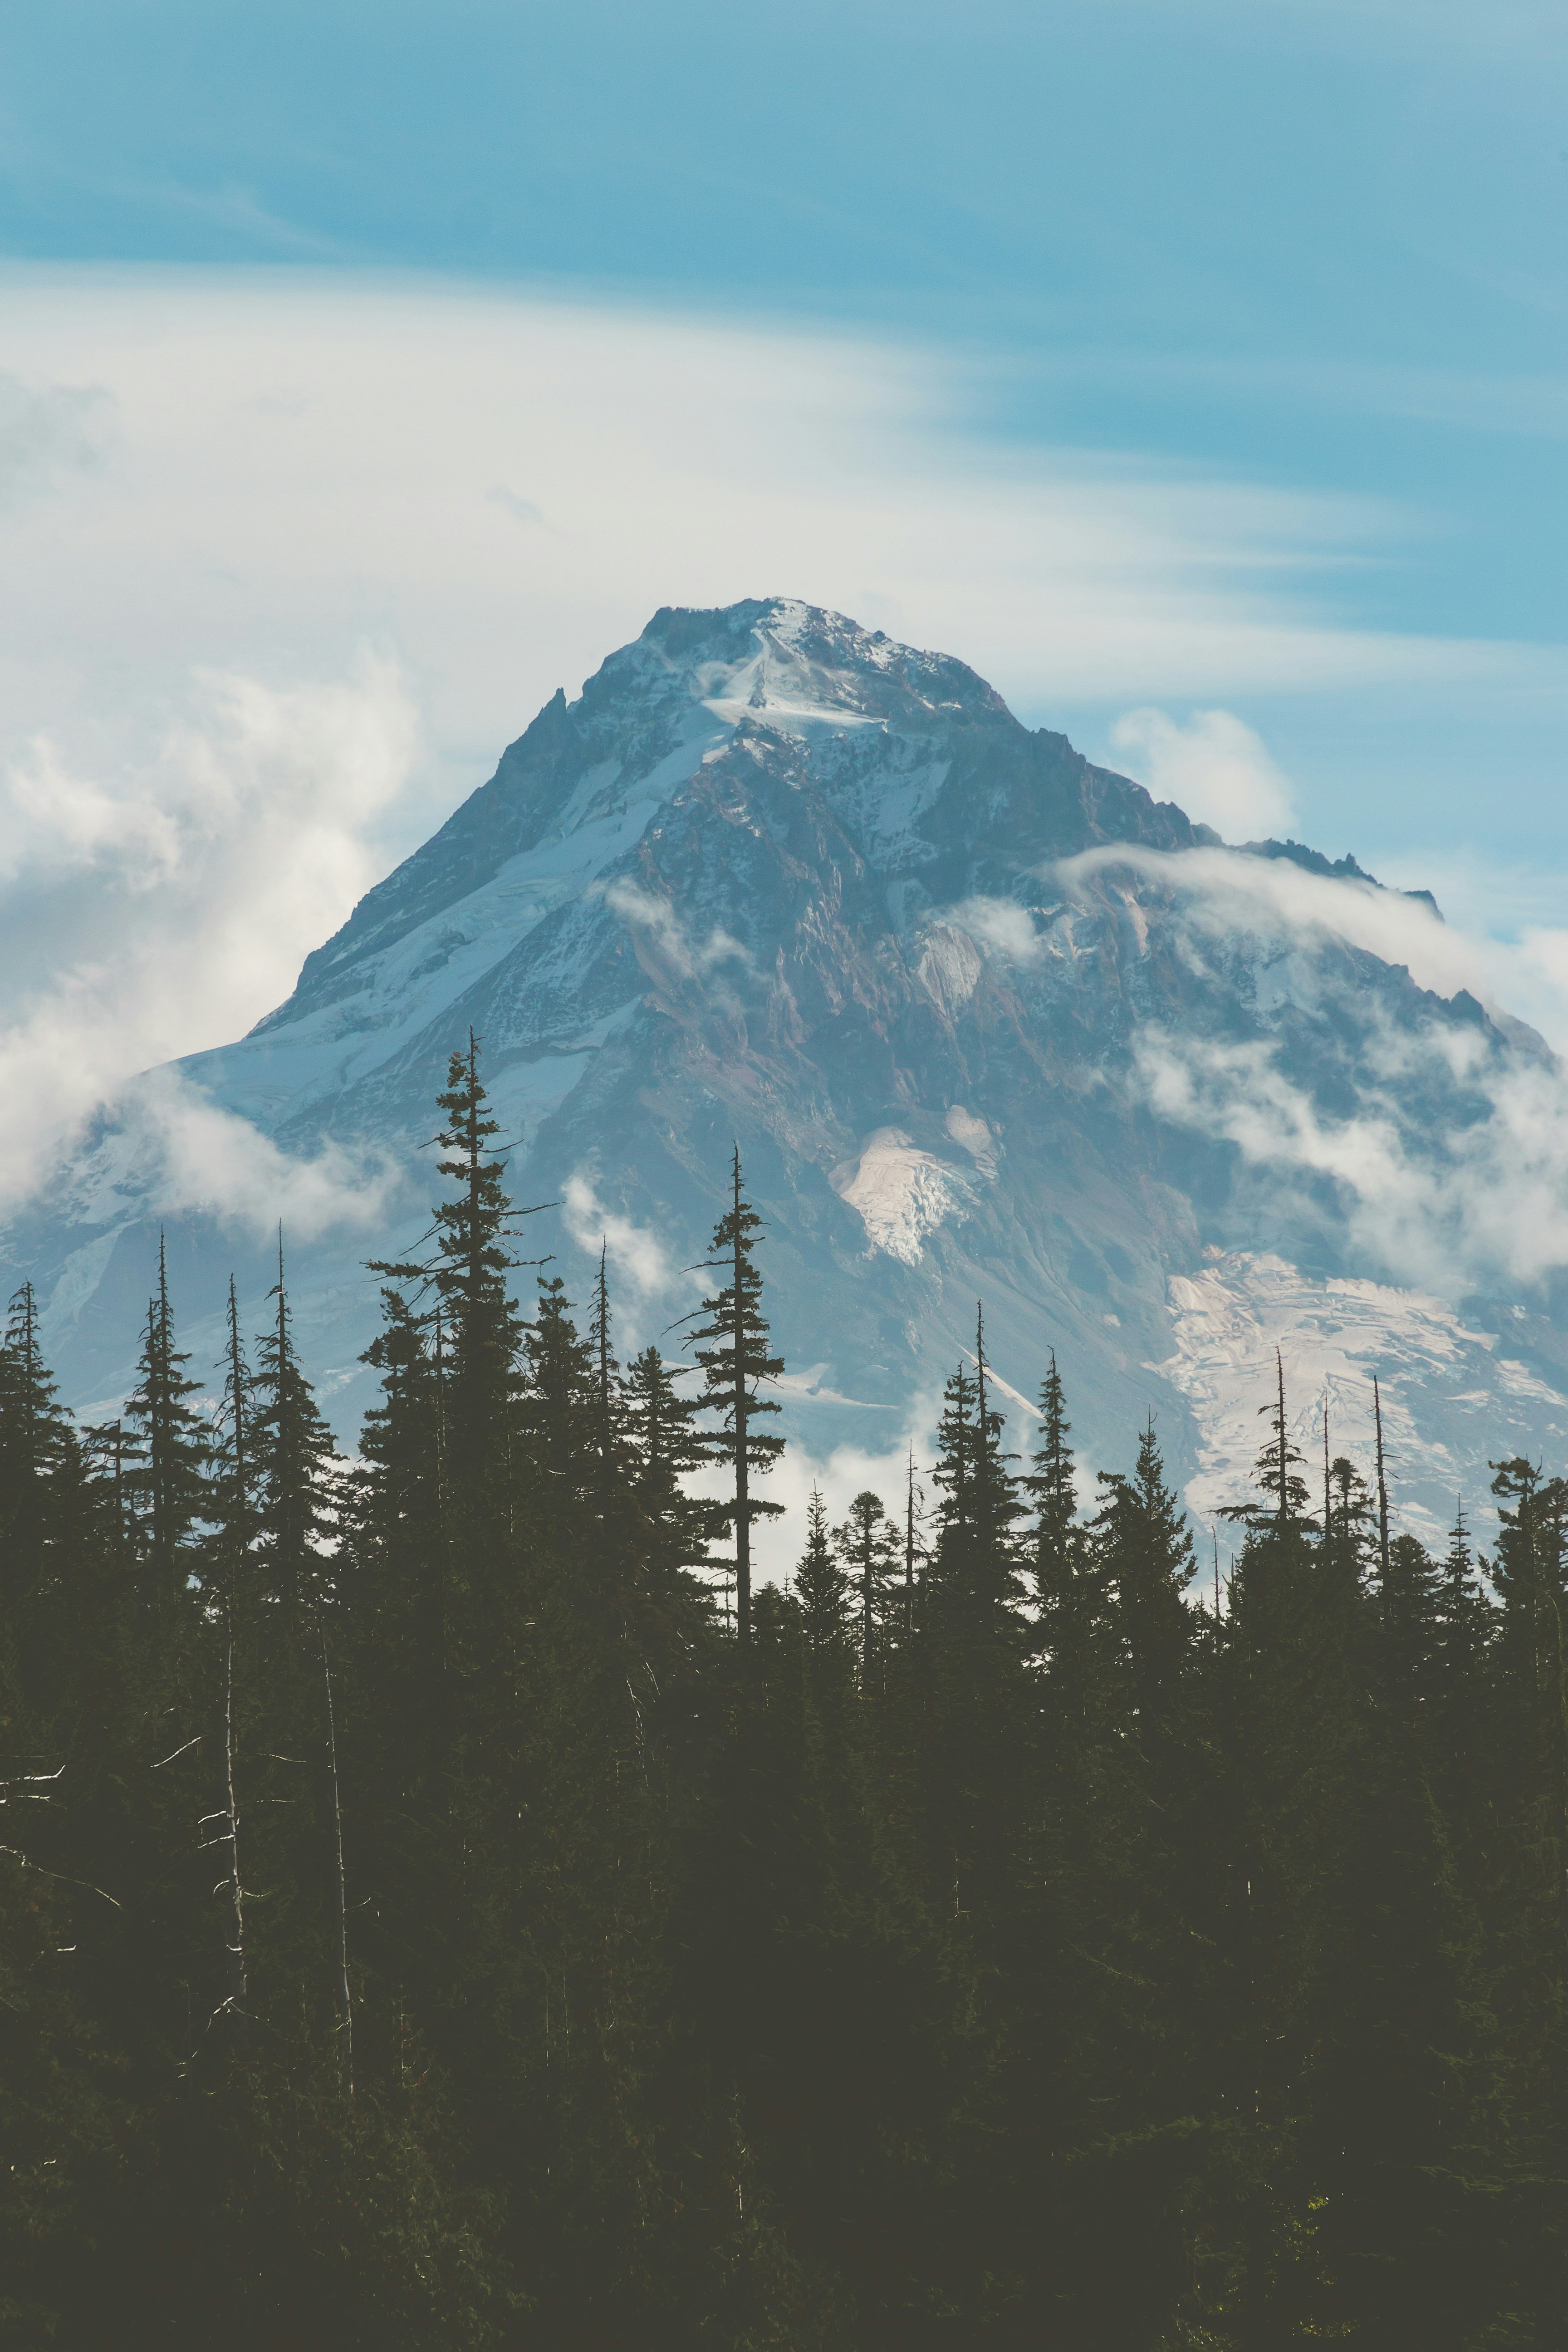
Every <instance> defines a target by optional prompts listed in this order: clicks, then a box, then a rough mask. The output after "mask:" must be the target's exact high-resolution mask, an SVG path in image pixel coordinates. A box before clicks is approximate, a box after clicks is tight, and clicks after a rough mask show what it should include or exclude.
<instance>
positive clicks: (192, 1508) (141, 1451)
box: [125, 1234, 208, 1609]
mask: <svg viewBox="0 0 1568 2352" xmlns="http://www.w3.org/2000/svg"><path fill="white" fill-rule="evenodd" d="M189 1361H190V1359H189V1357H188V1356H185V1355H183V1354H181V1352H180V1350H179V1349H177V1348H176V1347H175V1345H174V1312H173V1309H172V1308H171V1307H170V1304H169V1268H168V1253H167V1248H166V1245H165V1241H164V1236H163V1234H159V1236H158V1287H157V1289H156V1290H155V1291H154V1292H153V1297H152V1298H151V1299H150V1300H149V1302H148V1307H147V1328H146V1333H145V1336H144V1338H143V1339H142V1355H141V1360H140V1362H139V1365H138V1368H137V1369H138V1374H139V1380H138V1385H137V1387H136V1389H135V1390H134V1391H132V1395H131V1396H130V1397H129V1398H128V1399H127V1400H126V1405H125V1412H126V1418H127V1420H128V1421H129V1422H130V1423H131V1426H132V1446H133V1447H134V1453H135V1467H134V1469H133V1470H132V1473H131V1475H130V1476H129V1478H128V1479H127V1480H126V1485H127V1486H128V1488H129V1489H130V1491H131V1493H132V1496H133V1497H134V1504H135V1507H136V1509H137V1515H138V1518H139V1521H140V1527H141V1542H142V1549H143V1551H144V1553H145V1557H146V1559H147V1563H148V1567H149V1570H150V1572H151V1576H152V1587H153V1595H154V1598H155V1601H156V1603H157V1605H159V1606H162V1607H163V1608H165V1609H167V1608H169V1607H171V1606H172V1605H173V1599H174V1594H175V1592H176V1591H177V1590H178V1589H179V1588H180V1587H181V1586H183V1584H184V1580H185V1578H186V1576H187V1575H188V1573H189V1570H190V1565H191V1562H190V1556H189V1542H190V1537H191V1532H192V1529H193V1528H194V1527H195V1523H196V1521H197V1520H198V1519H199V1518H200V1517H201V1516H202V1514H203V1510H204V1507H205V1496H206V1486H205V1472H206V1464H207V1454H208V1446H207V1439H206V1433H205V1424H204V1423H203V1421H202V1418H201V1416H200V1414H199V1413H198V1412H197V1411H196V1409H195V1406H194V1405H193V1404H191V1403H190V1402H189V1399H190V1398H191V1397H192V1396H193V1395H194V1394H195V1391H196V1387H197V1383H196V1381H193V1380H187V1379H186V1377H185V1372H184V1367H185V1365H186V1364H187V1363H188V1362H189Z"/></svg>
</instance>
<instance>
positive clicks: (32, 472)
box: [0, 374, 113, 511]
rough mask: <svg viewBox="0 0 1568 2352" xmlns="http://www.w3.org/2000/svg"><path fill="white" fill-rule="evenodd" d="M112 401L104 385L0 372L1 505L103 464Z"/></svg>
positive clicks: (5, 505)
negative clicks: (26, 379)
mask: <svg viewBox="0 0 1568 2352" xmlns="http://www.w3.org/2000/svg"><path fill="white" fill-rule="evenodd" d="M112 425H113V403H112V401H111V400H110V397H109V395H108V394H107V393H105V392H104V391H103V390H102V388H101V387H100V386H98V385H91V384H88V385H82V384H60V383H54V384H45V385H34V384H27V383H22V382H20V381H19V380H18V378H17V377H16V376H14V375H3V374H0V511H4V510H5V509H6V508H9V507H14V506H16V505H17V504H19V503H20V501H21V500H22V499H25V498H27V497H29V496H36V495H37V494H38V493H39V492H42V491H47V490H48V489H50V488H54V487H56V486H57V485H58V483H59V482H60V481H61V480H62V479H64V478H68V477H69V476H71V475H73V474H82V473H90V472H92V471H93V470H94V469H95V468H96V467H99V466H100V465H101V464H102V462H103V458H104V456H105V452H106V447H107V444H108V441H109V438H110V433H111V430H112Z"/></svg>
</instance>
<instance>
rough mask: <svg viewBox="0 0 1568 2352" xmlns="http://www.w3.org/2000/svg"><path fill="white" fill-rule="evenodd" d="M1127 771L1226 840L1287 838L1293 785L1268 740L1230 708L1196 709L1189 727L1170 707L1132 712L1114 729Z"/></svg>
mask: <svg viewBox="0 0 1568 2352" xmlns="http://www.w3.org/2000/svg"><path fill="white" fill-rule="evenodd" d="M1110 740H1111V743H1112V745H1113V746H1114V748H1115V750H1116V751H1118V752H1119V753H1121V756H1122V757H1123V758H1124V759H1125V761H1127V770H1128V773H1129V774H1130V775H1131V776H1132V777H1134V778H1135V779H1136V781H1137V782H1139V783H1141V784H1146V785H1147V786H1148V788H1149V790H1150V792H1152V794H1153V795H1154V798H1155V799H1156V800H1157V801H1174V802H1175V803H1176V804H1177V806H1178V807H1179V808H1181V809H1184V811H1185V812H1186V814H1187V815H1188V816H1190V817H1191V818H1192V819H1193V820H1194V823H1195V824H1207V825H1212V826H1213V827H1214V830H1215V833H1218V834H1223V835H1224V836H1225V838H1226V841H1262V840H1267V839H1268V838H1269V837H1270V836H1278V835H1285V834H1287V833H1288V832H1289V827H1290V825H1291V824H1292V823H1293V822H1294V819H1295V814H1296V813H1295V810H1294V808H1293V807H1292V806H1291V802H1290V792H1289V785H1288V784H1287V783H1286V782H1285V779H1284V777H1283V776H1282V775H1281V774H1280V773H1279V769H1278V768H1277V767H1276V766H1275V764H1274V762H1273V761H1272V760H1271V759H1270V758H1269V756H1268V751H1266V750H1265V749H1264V745H1263V740H1262V738H1261V736H1259V735H1258V733H1257V732H1256V730H1254V729H1253V728H1250V727H1248V726H1247V724H1246V722H1245V721H1244V720H1243V719H1237V717H1236V716H1235V714H1234V712H1232V711H1229V710H1194V713H1193V715H1192V717H1191V718H1190V719H1188V721H1187V723H1186V725H1185V726H1184V727H1183V726H1180V725H1178V723H1177V722H1176V720H1175V719H1170V718H1167V717H1166V715H1165V713H1164V711H1163V710H1130V711H1128V712H1127V714H1126V715H1125V717H1124V718H1121V719H1118V720H1117V722H1116V724H1115V726H1114V727H1112V729H1111V730H1110Z"/></svg>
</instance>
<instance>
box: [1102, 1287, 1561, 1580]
mask: <svg viewBox="0 0 1568 2352" xmlns="http://www.w3.org/2000/svg"><path fill="white" fill-rule="evenodd" d="M1169 1298H1170V1306H1171V1310H1172V1325H1173V1332H1172V1335H1173V1339H1174V1341H1175V1353H1174V1354H1173V1355H1172V1356H1171V1357H1170V1358H1168V1359H1167V1360H1166V1361H1165V1362H1163V1363H1162V1364H1155V1365H1151V1366H1150V1367H1149V1370H1152V1371H1157V1372H1160V1373H1163V1376H1164V1377H1165V1378H1166V1379H1167V1380H1168V1381H1170V1382H1171V1383H1172V1385H1173V1387H1174V1388H1176V1389H1178V1390H1179V1391H1181V1393H1182V1394H1183V1395H1184V1397H1185V1398H1186V1400H1187V1402H1188V1403H1189V1404H1190V1405H1191V1407H1192V1409H1193V1413H1194V1418H1195V1420H1196V1422H1197V1424H1198V1429H1199V1433H1200V1438H1199V1449H1198V1456H1199V1458H1198V1469H1197V1471H1196V1473H1195V1474H1194V1476H1193V1477H1192V1478H1191V1479H1189V1481H1188V1483H1187V1488H1186V1501H1187V1507H1188V1508H1189V1509H1190V1510H1191V1511H1192V1512H1193V1514H1194V1517H1197V1518H1198V1519H1201V1520H1203V1521H1204V1522H1205V1524H1207V1523H1210V1522H1212V1521H1213V1520H1214V1519H1215V1517H1217V1515H1218V1514H1219V1512H1221V1511H1222V1510H1224V1509H1225V1508H1226V1507H1229V1506H1235V1505H1237V1504H1242V1503H1247V1502H1248V1501H1251V1500H1252V1499H1254V1497H1255V1496H1256V1493H1257V1485H1258V1482H1257V1476H1256V1473H1255V1467H1254V1465H1255V1464H1256V1462H1257V1459H1258V1454H1259V1452H1260V1450H1261V1448H1262V1445H1263V1443H1264V1439H1265V1435H1266V1430H1265V1425H1264V1423H1262V1422H1261V1421H1260V1420H1259V1417H1258V1416H1259V1408H1260V1406H1262V1407H1267V1406H1268V1403H1269V1402H1270V1400H1271V1398H1272V1396H1273V1393H1274V1384H1275V1379H1276V1373H1275V1365H1274V1351H1275V1349H1276V1348H1278V1349H1279V1354H1280V1360H1281V1361H1282V1363H1283V1366H1284V1371H1285V1391H1286V1410H1287V1417H1288V1420H1289V1427H1290V1435H1291V1440H1292V1443H1293V1444H1296V1445H1297V1446H1299V1447H1300V1451H1301V1453H1302V1454H1303V1455H1304V1456H1305V1460H1306V1475H1307V1480H1308V1486H1309V1492H1310V1493H1315V1492H1316V1490H1317V1487H1318V1486H1319V1485H1320V1484H1321V1477H1322V1466H1321V1465H1322V1458H1323V1411H1324V1406H1325V1402H1326V1404H1327V1408H1328V1414H1329V1443H1330V1446H1331V1451H1332V1452H1333V1453H1334V1454H1349V1455H1350V1456H1351V1458H1352V1460H1353V1461H1355V1462H1356V1463H1357V1464H1358V1465H1359V1466H1360V1467H1361V1468H1362V1470H1363V1473H1369V1472H1370V1467H1371V1463H1372V1459H1373V1387H1372V1384H1373V1376H1374V1374H1375V1376H1376V1377H1377V1379H1378V1381H1379V1382H1380V1385H1381V1389H1382V1397H1383V1420H1384V1440H1385V1445H1386V1451H1387V1457H1388V1464H1389V1482H1390V1487H1391V1491H1392V1493H1393V1496H1394V1502H1395V1506H1396V1509H1397V1513H1398V1516H1399V1517H1400V1519H1401V1521H1402V1523H1404V1524H1407V1525H1408V1526H1409V1527H1410V1528H1411V1529H1412V1531H1413V1532H1414V1533H1415V1534H1417V1535H1419V1536H1420V1537H1421V1538H1422V1540H1423V1541H1424V1542H1426V1543H1427V1544H1428V1545H1430V1544H1433V1543H1436V1542H1440V1541H1441V1538H1442V1537H1443V1534H1444V1531H1445V1528H1446V1526H1447V1521H1448V1520H1449V1519H1450V1518H1451V1517H1452V1513H1453V1502H1454V1497H1455V1496H1456V1495H1457V1494H1458V1492H1460V1491H1461V1490H1462V1491H1463V1493H1464V1496H1465V1501H1466V1507H1467V1509H1468V1511H1469V1512H1470V1513H1471V1515H1472V1517H1474V1518H1476V1519H1477V1520H1478V1521H1480V1520H1487V1519H1489V1517H1490V1513H1489V1511H1488V1510H1487V1509H1486V1508H1485V1498H1486V1497H1487V1496H1488V1494H1489V1487H1490V1480H1491V1473H1490V1469H1489V1463H1488V1454H1489V1452H1490V1453H1492V1454H1496V1453H1498V1451H1499V1449H1500V1446H1502V1445H1503V1444H1505V1442H1506V1441H1505V1436H1504V1433H1505V1432H1506V1431H1507V1429H1508V1428H1509V1427H1510V1424H1514V1423H1521V1424H1522V1425H1524V1426H1526V1427H1529V1428H1536V1429H1538V1428H1539V1425H1540V1407H1541V1406H1542V1404H1544V1405H1546V1406H1548V1407H1549V1408H1550V1409H1551V1410H1552V1411H1553V1412H1555V1413H1556V1414H1557V1415H1558V1416H1560V1420H1559V1423H1558V1425H1559V1426H1560V1427H1561V1428H1562V1430H1563V1432H1564V1433H1568V1397H1563V1396H1562V1395H1561V1394H1559V1393H1558V1391H1556V1390H1554V1389H1552V1388H1551V1387H1550V1386H1549V1385H1548V1384H1547V1383H1546V1382H1545V1381H1542V1380H1541V1379H1540V1378H1539V1377H1538V1376H1537V1375H1535V1374H1534V1373H1531V1372H1530V1371H1529V1370H1526V1368H1525V1367H1524V1366H1523V1365H1521V1364H1517V1363H1514V1362H1512V1361H1506V1362H1499V1361H1497V1360H1494V1357H1493V1353H1492V1350H1493V1349H1494V1346H1495V1341H1494V1339H1493V1336H1492V1334H1491V1333H1490V1332H1487V1331H1475V1330H1471V1329H1470V1328H1468V1326H1467V1325H1466V1324H1465V1323H1464V1322H1463V1321H1462V1320H1461V1318H1460V1317H1459V1316H1458V1314H1457V1313H1456V1312H1455V1310H1454V1308H1453V1307H1451V1306H1450V1305H1449V1304H1448V1303H1447V1300H1445V1299H1442V1298H1438V1297H1434V1296H1433V1295H1432V1294H1430V1293H1428V1292H1425V1291H1419V1290H1404V1289H1400V1290H1395V1289H1394V1288H1392V1287H1391V1286H1389V1285H1387V1284H1384V1283H1377V1282H1366V1281H1358V1280H1352V1279H1349V1278H1345V1277H1340V1276H1330V1277H1324V1276H1317V1275H1311V1274H1305V1273H1303V1272H1302V1271H1301V1270H1300V1268H1299V1267H1297V1266H1294V1265H1290V1264H1289V1262H1288V1261H1287V1260H1286V1259H1284V1258H1282V1257H1279V1256H1276V1255H1273V1254H1271V1253H1268V1252H1253V1251H1246V1250H1233V1251H1226V1252H1221V1251H1219V1250H1211V1251H1210V1252H1209V1253H1208V1263H1207V1264H1206V1265H1205V1266H1204V1267H1203V1269H1202V1271H1201V1272H1200V1273H1198V1274H1196V1275H1195V1276H1182V1275H1177V1276H1173V1277H1172V1279H1171V1282H1170V1285H1169ZM1407 1400H1409V1401H1410V1402H1415V1403H1416V1404H1417V1405H1418V1406H1419V1409H1420V1414H1421V1426H1420V1428H1419V1429H1418V1428H1417V1426H1416V1423H1415V1419H1414V1418H1413V1416H1412V1412H1411V1409H1410V1402H1407ZM1524 1402H1530V1403H1531V1404H1533V1405H1534V1406H1535V1408H1536V1410H1535V1412H1533V1413H1531V1415H1530V1416H1529V1417H1528V1422H1526V1421H1525V1417H1524V1416H1522V1415H1521V1412H1519V1411H1518V1410H1517V1406H1518V1404H1521V1403H1524ZM1525 1443H1526V1444H1528V1443H1529V1440H1528V1438H1527V1439H1526V1440H1525Z"/></svg>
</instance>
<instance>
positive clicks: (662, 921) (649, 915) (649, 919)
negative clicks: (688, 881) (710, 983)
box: [604, 880, 751, 980]
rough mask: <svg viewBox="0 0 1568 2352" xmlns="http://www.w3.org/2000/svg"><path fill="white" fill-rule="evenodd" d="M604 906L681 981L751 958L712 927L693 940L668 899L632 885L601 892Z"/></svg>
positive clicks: (723, 932) (616, 885) (617, 884)
mask: <svg viewBox="0 0 1568 2352" xmlns="http://www.w3.org/2000/svg"><path fill="white" fill-rule="evenodd" d="M604 897H605V906H606V907H608V908H611V910H612V911H613V912H614V913H616V914H617V915H619V916H620V917H621V919H622V920H623V921H624V922H626V923H629V924H630V925H631V927H632V929H634V930H638V931H641V932H642V933H643V934H644V935H645V937H646V938H647V940H649V941H650V942H651V944H652V945H653V947H654V950H655V951H656V953H657V954H658V957H659V958H660V959H661V960H662V961H664V962H665V963H667V964H668V966H669V967H670V969H671V970H672V971H674V972H675V973H676V974H677V975H678V976H679V978H680V979H682V980H694V979H696V978H697V977H698V975H699V974H700V973H703V972H709V971H712V970H713V968H714V966H715V965H716V964H721V963H742V964H748V965H749V964H750V962H751V957H750V956H749V955H748V954H747V952H746V950H745V949H744V948H743V947H742V945H741V942H740V940H736V939H731V936H730V933H729V932H728V931H726V930H724V929H722V928H721V926H719V925H715V926H714V928H713V929H711V930H710V932H709V933H708V936H707V938H706V939H704V940H694V939H693V938H692V936H691V933H690V931H689V929H688V927H687V924H686V922H685V919H684V918H683V917H682V916H681V915H680V914H679V912H678V911H677V909H676V908H675V906H674V904H673V903H672V901H671V900H669V899H668V898H655V897H654V896H653V894H652V892H651V891H648V890H643V889H639V887H637V884H636V883H635V882H628V881H626V880H617V881H615V882H611V883H609V884H608V885H607V886H606V887H605V894H604Z"/></svg>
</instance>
